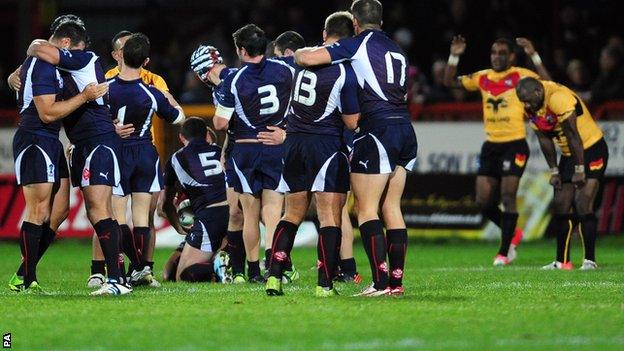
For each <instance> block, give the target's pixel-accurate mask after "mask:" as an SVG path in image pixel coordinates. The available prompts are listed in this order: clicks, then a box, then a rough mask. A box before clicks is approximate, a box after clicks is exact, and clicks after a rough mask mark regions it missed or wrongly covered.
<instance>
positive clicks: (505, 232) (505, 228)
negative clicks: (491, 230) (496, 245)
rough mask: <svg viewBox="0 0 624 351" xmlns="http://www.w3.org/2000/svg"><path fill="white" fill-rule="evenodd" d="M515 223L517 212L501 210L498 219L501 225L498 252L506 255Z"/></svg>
mask: <svg viewBox="0 0 624 351" xmlns="http://www.w3.org/2000/svg"><path fill="white" fill-rule="evenodd" d="M516 224H518V214H517V213H512V212H503V215H502V217H501V221H500V227H501V244H500V249H498V254H499V255H503V256H505V257H507V254H508V253H509V245H510V244H511V239H513V236H514V232H515V231H516Z"/></svg>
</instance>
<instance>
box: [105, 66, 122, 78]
mask: <svg viewBox="0 0 624 351" xmlns="http://www.w3.org/2000/svg"><path fill="white" fill-rule="evenodd" d="M118 75H119V67H117V66H115V67H113V68H111V69H109V70H108V71H106V73H104V78H106V80H109V79H111V78H114V77H117V76H118Z"/></svg>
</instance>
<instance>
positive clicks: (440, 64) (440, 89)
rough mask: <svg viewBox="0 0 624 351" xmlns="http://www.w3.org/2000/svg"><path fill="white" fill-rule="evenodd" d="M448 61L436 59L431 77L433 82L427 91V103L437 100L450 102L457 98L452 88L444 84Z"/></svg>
mask: <svg viewBox="0 0 624 351" xmlns="http://www.w3.org/2000/svg"><path fill="white" fill-rule="evenodd" d="M445 68H446V62H444V60H440V59H438V60H436V61H435V62H433V67H431V77H432V81H433V83H432V84H431V87H430V88H429V91H428V92H427V97H426V99H425V100H426V103H428V104H433V103H436V102H449V101H453V100H455V99H454V97H453V94H452V93H451V90H450V89H449V88H447V87H445V86H444V84H443V81H444V69H445Z"/></svg>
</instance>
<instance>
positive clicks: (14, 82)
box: [7, 65, 22, 91]
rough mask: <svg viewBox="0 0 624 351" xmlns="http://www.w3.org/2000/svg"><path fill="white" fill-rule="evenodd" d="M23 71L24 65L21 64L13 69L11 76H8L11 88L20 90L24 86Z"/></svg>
mask: <svg viewBox="0 0 624 351" xmlns="http://www.w3.org/2000/svg"><path fill="white" fill-rule="evenodd" d="M21 71H22V66H21V65H20V66H18V67H17V69H15V71H13V73H11V74H9V77H8V78H7V84H8V85H9V88H11V89H13V90H15V91H19V90H20V88H21V87H22V80H21V79H20V73H21Z"/></svg>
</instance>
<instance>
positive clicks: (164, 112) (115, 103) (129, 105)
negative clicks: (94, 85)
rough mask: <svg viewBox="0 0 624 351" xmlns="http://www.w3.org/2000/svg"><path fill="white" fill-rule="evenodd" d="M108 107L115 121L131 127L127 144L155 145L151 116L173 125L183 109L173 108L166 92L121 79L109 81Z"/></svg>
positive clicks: (137, 80) (138, 80) (141, 82)
mask: <svg viewBox="0 0 624 351" xmlns="http://www.w3.org/2000/svg"><path fill="white" fill-rule="evenodd" d="M108 96H109V104H110V105H109V106H110V111H111V114H112V116H113V118H116V119H118V120H119V123H121V124H132V125H133V126H134V132H133V133H132V134H130V136H129V137H128V138H124V139H123V140H124V143H128V142H137V141H145V142H150V143H151V142H152V133H151V131H150V129H151V126H152V117H153V116H154V113H155V112H156V113H158V117H160V118H162V119H164V120H165V121H167V122H169V123H174V122H176V120H177V119H178V118H180V117H181V114H180V110H178V109H177V108H175V107H173V106H172V105H171V104H170V103H169V100H167V98H166V97H165V95H163V93H162V92H161V91H160V90H158V89H157V88H155V87H153V86H148V85H145V84H144V83H143V81H142V80H141V79H140V78H139V79H135V80H123V79H121V78H119V76H117V77H115V78H113V79H111V80H109V81H108Z"/></svg>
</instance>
